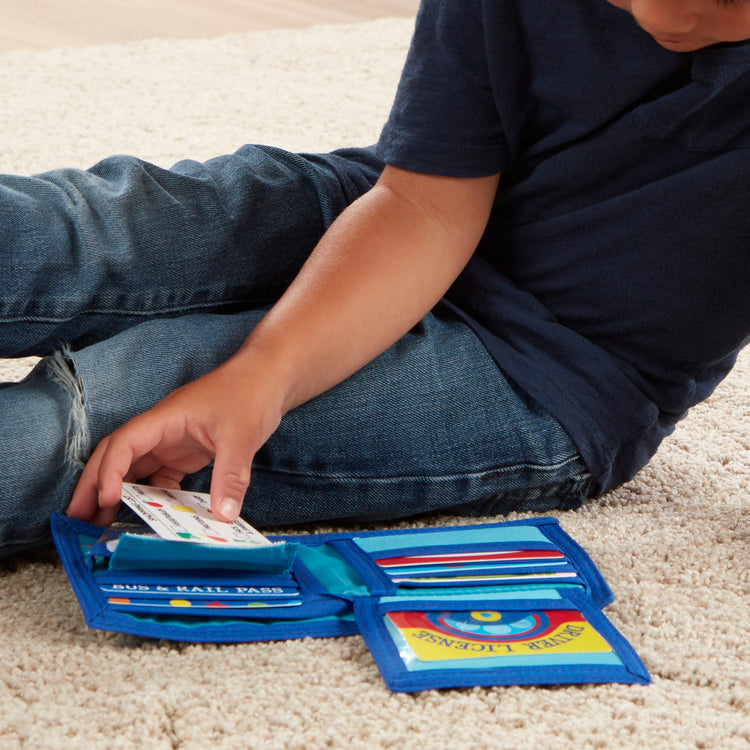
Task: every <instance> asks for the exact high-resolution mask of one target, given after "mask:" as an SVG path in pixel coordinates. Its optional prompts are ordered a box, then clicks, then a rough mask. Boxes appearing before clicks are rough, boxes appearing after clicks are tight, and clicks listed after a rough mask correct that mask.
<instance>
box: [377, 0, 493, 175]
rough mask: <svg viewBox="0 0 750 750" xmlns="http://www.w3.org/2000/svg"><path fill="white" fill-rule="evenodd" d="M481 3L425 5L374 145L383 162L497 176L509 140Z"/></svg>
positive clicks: (426, 0) (448, 0)
mask: <svg viewBox="0 0 750 750" xmlns="http://www.w3.org/2000/svg"><path fill="white" fill-rule="evenodd" d="M483 6H484V2H483V0H422V4H421V6H420V9H419V13H418V14H417V23H416V28H415V32H414V36H413V38H412V43H411V47H410V50H409V54H408V57H407V60H406V65H405V67H404V71H403V73H402V76H401V81H400V83H399V87H398V91H397V93H396V99H395V102H394V104H393V108H392V110H391V114H390V117H389V119H388V122H387V123H386V125H385V127H384V129H383V131H382V134H381V137H380V141H379V144H378V152H379V154H380V156H381V157H382V158H383V160H384V161H385V162H386V163H387V164H392V165H394V166H397V167H401V168H402V169H408V170H411V171H415V172H424V173H428V174H440V175H445V176H450V177H482V176H487V175H491V174H496V173H497V172H501V171H502V170H503V168H504V166H505V164H506V162H507V160H508V155H507V151H508V149H507V145H506V139H505V136H504V133H503V127H502V123H501V120H500V116H499V114H498V109H497V106H496V102H495V97H494V94H493V90H492V85H491V80H490V75H489V68H488V62H487V50H486V44H487V35H486V33H485V28H484V7H483Z"/></svg>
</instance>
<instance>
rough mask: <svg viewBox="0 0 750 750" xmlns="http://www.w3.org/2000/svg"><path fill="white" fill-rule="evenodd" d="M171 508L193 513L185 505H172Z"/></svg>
mask: <svg viewBox="0 0 750 750" xmlns="http://www.w3.org/2000/svg"><path fill="white" fill-rule="evenodd" d="M172 510H181V511H182V512H183V513H195V511H194V510H193V509H192V508H188V506H187V505H173V506H172Z"/></svg>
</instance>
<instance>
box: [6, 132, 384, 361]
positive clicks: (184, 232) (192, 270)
mask: <svg viewBox="0 0 750 750" xmlns="http://www.w3.org/2000/svg"><path fill="white" fill-rule="evenodd" d="M347 157H348V158H343V157H337V156H328V157H323V158H316V157H304V156H300V155H296V154H289V153H286V152H283V151H280V150H278V149H273V148H268V147H254V146H246V147H244V148H242V149H240V150H239V151H238V152H237V153H236V154H231V155H228V156H222V157H218V158H216V159H212V160H210V161H208V162H207V163H205V164H199V163H197V162H190V161H183V162H179V163H178V164H176V165H175V166H174V167H173V168H172V169H171V170H165V169H160V168H158V167H155V166H153V165H150V164H147V163H144V162H142V161H139V160H137V159H134V158H130V157H113V158H110V159H107V160H105V161H102V162H100V163H99V164H97V165H96V166H94V167H93V168H92V169H91V170H89V171H86V172H84V171H80V170H58V171H54V172H49V173H46V174H43V175H39V176H37V177H34V178H29V177H12V176H5V177H0V279H2V286H1V287H0V356H6V357H15V356H20V355H24V354H46V353H50V352H51V351H53V350H54V349H56V348H59V347H60V346H61V345H63V344H65V345H70V346H72V347H73V348H79V347H82V346H85V345H88V344H91V343H93V342H95V341H98V340H101V339H102V338H106V337H107V336H110V335H112V334H113V333H116V332H118V331H120V330H123V329H124V328H126V327H128V326H130V325H134V324H135V323H138V322H141V321H143V320H144V319H146V318H148V317H153V316H157V317H174V316H179V315H185V314H190V313H194V312H201V311H221V312H232V311H236V310H247V309H256V308H258V307H261V306H263V305H266V304H269V303H271V302H273V301H274V300H275V299H277V298H278V296H279V295H280V294H281V293H282V292H283V290H284V289H285V288H286V286H287V285H288V283H289V282H290V281H291V279H292V278H294V276H295V275H296V273H297V271H298V269H299V267H300V265H301V264H302V263H303V262H304V260H305V259H306V257H307V255H308V254H309V252H310V251H311V249H312V248H313V247H314V245H315V243H316V242H317V240H318V239H319V237H320V236H321V234H322V233H323V231H324V230H325V229H326V228H327V226H328V225H329V224H330V223H331V222H332V221H333V219H334V218H335V217H336V215H337V214H338V213H339V212H340V211H341V210H343V208H344V207H345V206H346V205H347V204H348V203H350V202H351V201H352V200H353V199H354V198H356V197H357V196H358V195H359V194H361V193H362V192H364V191H365V190H366V189H367V188H368V187H369V186H370V184H371V183H372V182H374V180H375V179H377V175H378V170H379V165H378V163H377V160H376V159H375V157H374V156H373V155H372V154H370V153H369V152H361V151H358V152H348V153H347Z"/></svg>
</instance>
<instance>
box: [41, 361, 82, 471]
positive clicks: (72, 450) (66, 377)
mask: <svg viewBox="0 0 750 750" xmlns="http://www.w3.org/2000/svg"><path fill="white" fill-rule="evenodd" d="M45 364H46V366H47V368H48V371H49V373H50V377H51V379H52V380H53V381H54V382H56V383H57V384H58V385H60V386H61V387H62V388H63V389H64V390H65V391H66V392H67V393H68V394H69V395H70V397H71V399H72V401H71V406H70V415H69V416H68V436H67V444H66V448H65V458H66V460H67V461H68V462H70V463H71V464H74V465H76V466H78V467H80V468H83V466H84V463H85V461H86V458H87V457H88V455H89V451H90V449H91V434H90V431H89V423H88V419H87V417H86V408H85V402H84V396H83V383H81V381H80V379H79V377H78V375H77V374H76V369H75V365H74V364H73V360H72V358H71V352H70V350H69V349H67V348H63V349H62V350H60V351H57V352H55V353H54V354H53V355H52V356H50V357H47V358H46V360H45Z"/></svg>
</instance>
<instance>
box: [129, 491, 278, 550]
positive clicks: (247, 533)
mask: <svg viewBox="0 0 750 750" xmlns="http://www.w3.org/2000/svg"><path fill="white" fill-rule="evenodd" d="M122 500H123V502H124V503H125V504H126V505H127V506H128V507H130V508H132V510H134V511H135V512H136V513H137V514H138V515H139V516H140V517H141V518H142V519H143V520H144V521H145V522H146V523H147V524H148V525H149V526H150V527H151V528H152V529H153V530H154V531H155V532H156V533H157V534H158V535H159V536H160V537H162V538H163V539H170V540H172V541H180V542H198V543H201V544H212V545H223V546H228V547H264V546H269V545H271V544H272V542H270V541H269V540H268V539H266V537H264V536H263V534H261V533H260V532H259V531H257V530H256V529H254V528H253V527H252V526H250V524H248V523H246V522H245V521H243V520H242V519H241V518H238V519H237V520H236V521H234V523H224V522H223V521H219V520H217V519H216V518H214V516H213V514H212V513H211V504H210V500H209V496H208V495H207V494H203V493H201V492H186V491H183V490H165V489H160V488H158V487H148V486H146V485H142V484H128V483H124V484H123V485H122Z"/></svg>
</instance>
